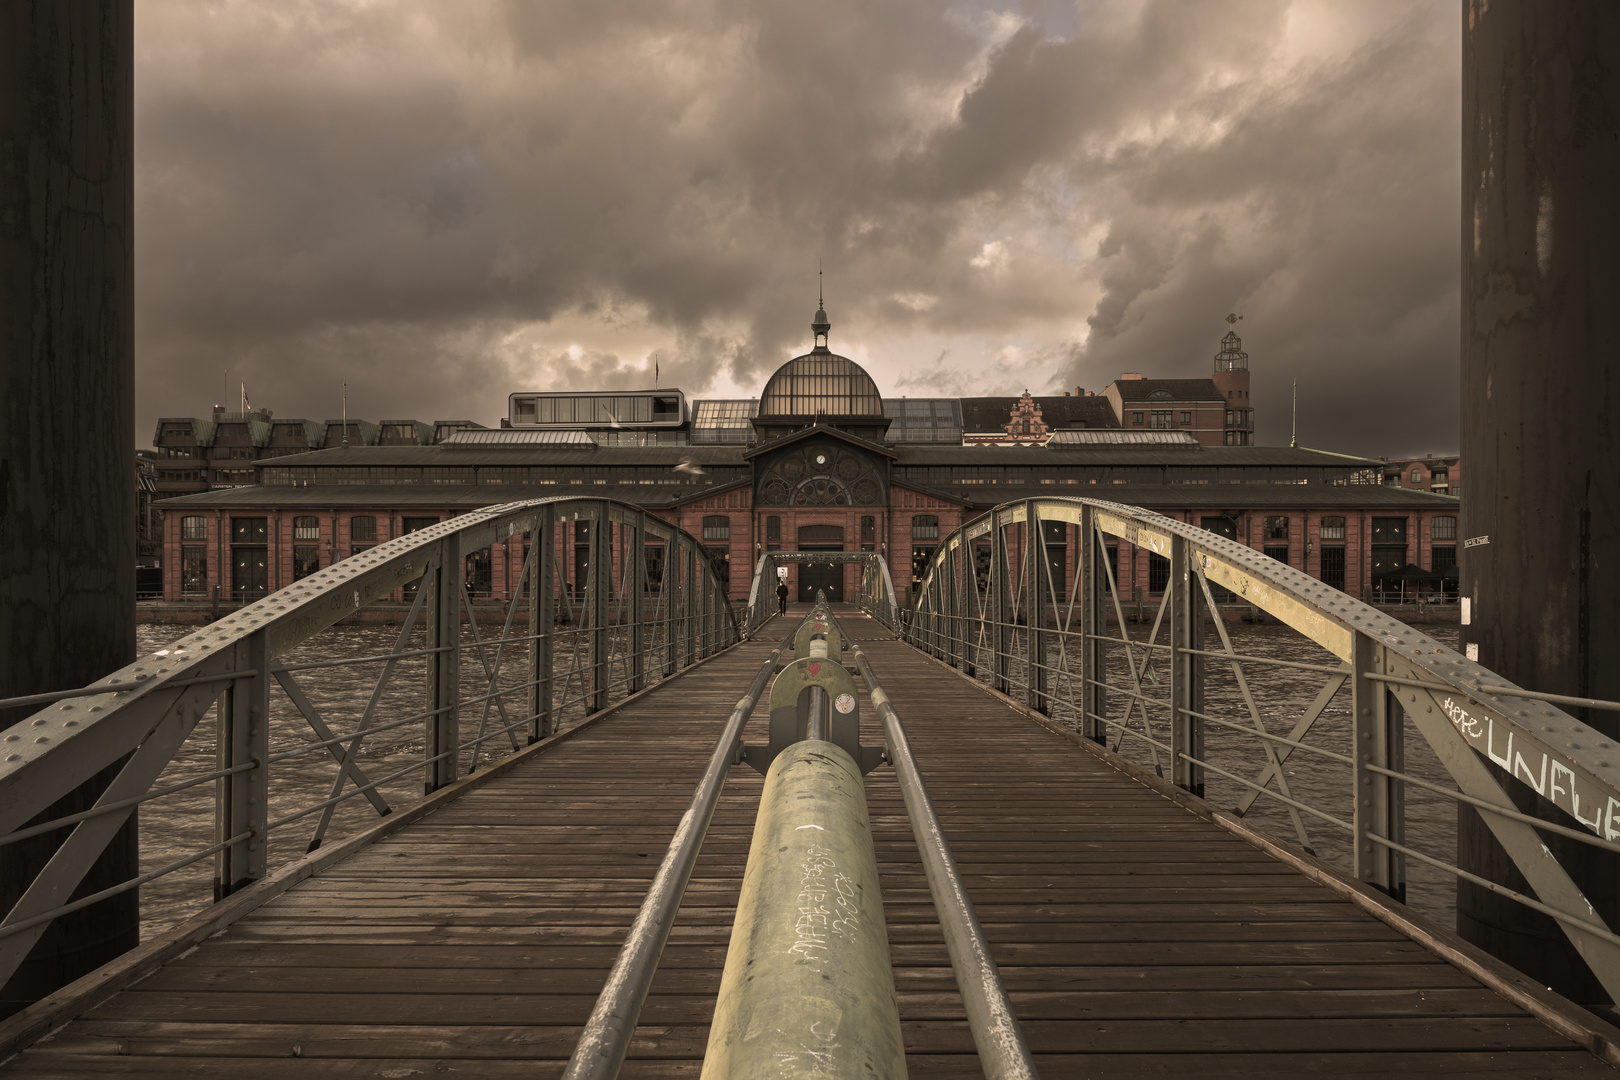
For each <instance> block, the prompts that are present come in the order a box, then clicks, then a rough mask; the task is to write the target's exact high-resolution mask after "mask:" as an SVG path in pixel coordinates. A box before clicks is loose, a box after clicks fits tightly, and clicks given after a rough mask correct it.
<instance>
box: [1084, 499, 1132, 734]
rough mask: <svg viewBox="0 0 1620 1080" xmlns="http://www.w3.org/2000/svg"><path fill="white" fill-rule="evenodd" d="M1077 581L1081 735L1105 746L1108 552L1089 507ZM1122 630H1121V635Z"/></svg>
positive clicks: (1086, 507)
mask: <svg viewBox="0 0 1620 1080" xmlns="http://www.w3.org/2000/svg"><path fill="white" fill-rule="evenodd" d="M1077 557H1078V559H1079V566H1078V567H1077V572H1078V573H1079V575H1080V582H1079V584H1078V586H1077V588H1078V589H1079V590H1080V596H1079V604H1080V712H1081V719H1080V732H1081V734H1082V735H1084V736H1085V737H1086V738H1088V739H1090V740H1091V741H1092V742H1098V743H1102V744H1104V745H1107V743H1108V725H1107V723H1106V722H1105V718H1106V717H1107V716H1108V689H1107V687H1106V686H1105V685H1104V684H1105V683H1106V682H1107V679H1108V643H1107V642H1105V641H1103V640H1102V635H1103V631H1104V630H1105V629H1107V616H1106V614H1105V612H1104V610H1103V600H1104V590H1103V586H1104V583H1105V582H1106V580H1107V574H1106V572H1105V571H1104V569H1103V568H1102V567H1101V565H1100V560H1102V559H1105V558H1107V557H1108V549H1107V548H1106V547H1104V545H1103V538H1102V537H1101V536H1100V535H1099V534H1098V532H1097V511H1096V509H1095V508H1094V507H1092V506H1090V505H1085V506H1082V507H1081V508H1080V537H1079V546H1078V548H1077ZM1124 632H1125V628H1124V627H1123V626H1121V627H1120V633H1121V634H1123V633H1124Z"/></svg>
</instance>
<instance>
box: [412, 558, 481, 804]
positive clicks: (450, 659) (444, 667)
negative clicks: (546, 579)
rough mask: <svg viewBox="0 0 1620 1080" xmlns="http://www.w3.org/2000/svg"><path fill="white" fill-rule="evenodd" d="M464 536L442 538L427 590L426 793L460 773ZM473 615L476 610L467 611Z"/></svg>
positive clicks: (424, 782)
mask: <svg viewBox="0 0 1620 1080" xmlns="http://www.w3.org/2000/svg"><path fill="white" fill-rule="evenodd" d="M461 573H462V568H461V534H460V533H458V532H452V533H450V534H449V535H448V536H446V537H444V539H442V540H440V541H439V558H438V560H437V562H436V563H435V564H434V568H433V571H432V574H431V576H432V579H433V580H431V581H424V582H423V584H422V586H421V587H425V588H427V589H428V590H430V591H429V592H428V612H427V645H428V648H430V649H434V650H437V651H435V652H431V653H429V654H428V657H427V709H428V715H427V720H426V725H425V726H426V729H427V730H426V738H425V740H424V741H425V748H424V750H423V757H424V759H425V760H426V763H427V768H426V775H425V776H424V777H423V780H422V790H423V794H427V795H431V794H432V793H433V792H435V791H437V790H439V789H440V788H442V787H444V786H445V785H446V784H448V783H450V782H451V781H453V780H454V779H455V778H456V777H457V776H458V775H459V774H460V771H461V753H460V751H459V750H458V749H457V744H458V743H459V742H460V741H461V711H460V704H459V702H460V699H461ZM468 614H469V616H470V615H471V614H472V613H471V612H468Z"/></svg>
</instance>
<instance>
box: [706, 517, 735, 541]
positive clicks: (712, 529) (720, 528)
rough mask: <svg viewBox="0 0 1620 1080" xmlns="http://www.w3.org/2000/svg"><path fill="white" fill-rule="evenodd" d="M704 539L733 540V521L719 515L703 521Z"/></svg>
mask: <svg viewBox="0 0 1620 1080" xmlns="http://www.w3.org/2000/svg"><path fill="white" fill-rule="evenodd" d="M703 539H705V540H729V539H731V519H730V518H728V517H723V516H721V515H718V514H714V515H710V516H709V517H706V518H704V519H703Z"/></svg>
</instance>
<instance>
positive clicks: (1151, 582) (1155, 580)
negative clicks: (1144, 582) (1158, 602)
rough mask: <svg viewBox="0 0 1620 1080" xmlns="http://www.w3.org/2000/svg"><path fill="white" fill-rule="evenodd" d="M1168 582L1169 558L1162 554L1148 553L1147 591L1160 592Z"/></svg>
mask: <svg viewBox="0 0 1620 1080" xmlns="http://www.w3.org/2000/svg"><path fill="white" fill-rule="evenodd" d="M1169 584H1170V560H1169V559H1167V558H1165V557H1164V556H1163V555H1155V554H1153V553H1152V552H1149V553H1148V592H1150V593H1162V592H1164V590H1165V586H1167V585H1169Z"/></svg>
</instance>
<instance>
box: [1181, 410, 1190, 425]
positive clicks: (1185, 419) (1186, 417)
mask: <svg viewBox="0 0 1620 1080" xmlns="http://www.w3.org/2000/svg"><path fill="white" fill-rule="evenodd" d="M1181 422H1182V423H1183V424H1190V423H1192V413H1190V412H1188V411H1187V410H1186V409H1183V410H1181Z"/></svg>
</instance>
